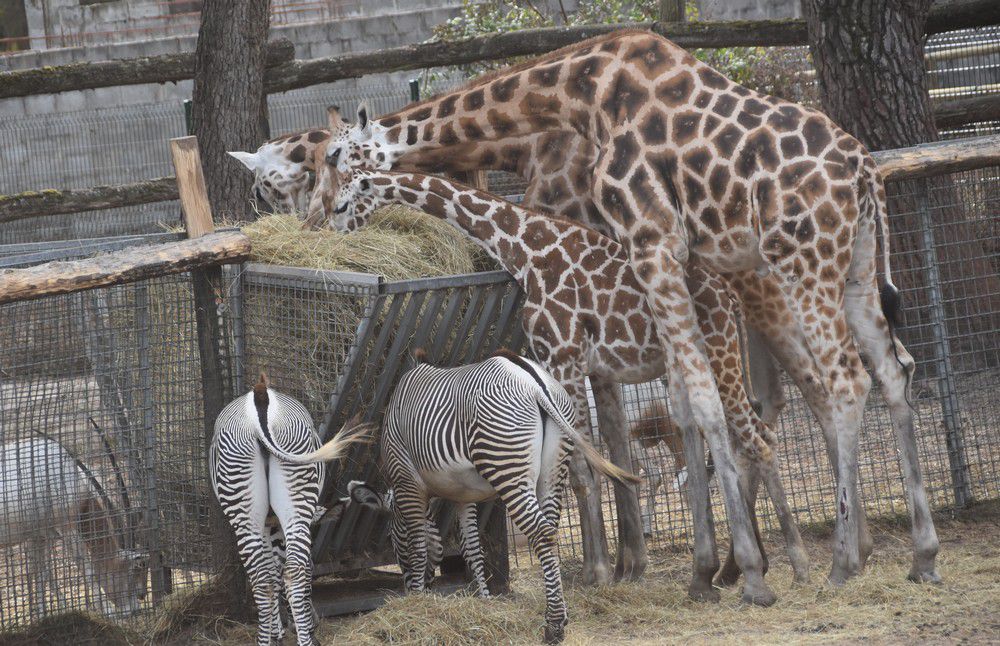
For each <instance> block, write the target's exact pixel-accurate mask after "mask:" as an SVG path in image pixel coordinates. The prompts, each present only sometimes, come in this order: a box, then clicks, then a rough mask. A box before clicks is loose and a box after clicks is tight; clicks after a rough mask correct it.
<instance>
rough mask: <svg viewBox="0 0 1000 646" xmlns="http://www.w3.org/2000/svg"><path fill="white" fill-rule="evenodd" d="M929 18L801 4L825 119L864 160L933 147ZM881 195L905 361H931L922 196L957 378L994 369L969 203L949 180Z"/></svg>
mask: <svg viewBox="0 0 1000 646" xmlns="http://www.w3.org/2000/svg"><path fill="white" fill-rule="evenodd" d="M929 8H930V0H803V2H802V9H803V15H804V18H805V20H806V26H807V28H808V31H809V42H810V44H809V49H810V51H811V52H812V57H813V63H814V64H815V66H816V75H817V80H818V82H819V89H820V97H821V101H822V106H823V110H824V111H825V112H826V113H827V114H828V115H829V116H830V117H831V118H832V119H833V120H834V121H835V122H837V123H838V124H839V125H840V126H841V127H842V128H844V129H845V130H846V131H848V132H850V133H851V134H853V135H854V136H856V137H857V138H858V139H860V140H861V142H862V143H864V144H865V146H867V147H868V148H869V149H870V150H885V149H888V148H900V147H904V146H912V145H915V144H919V143H925V142H929V141H937V140H938V131H937V128H936V127H935V125H934V117H933V112H932V110H931V102H930V96H929V94H928V92H927V79H926V75H925V69H924V41H925V36H924V26H925V22H926V20H927V15H928V10H929ZM886 188H887V192H888V194H889V212H890V214H891V215H892V217H890V230H891V232H892V235H891V243H890V248H891V250H892V268H893V279H894V281H895V282H896V283H897V284H898V285H899V287H900V288H901V289H904V290H905V292H906V293H905V298H906V302H905V306H906V312H905V316H906V323H907V330H905V331H904V340H906V341H907V342H908V344H909V345H910V350H911V352H913V353H914V355H915V356H916V357H917V359H918V362H920V363H921V364H923V365H925V366H926V365H927V364H928V363H929V362H928V361H927V360H928V359H930V358H931V357H933V356H934V355H933V348H932V347H930V345H931V344H930V340H931V333H930V328H929V324H930V322H931V313H932V309H933V308H932V307H931V303H930V302H929V290H928V272H927V268H926V264H925V260H926V255H925V245H924V235H923V234H924V228H923V226H922V224H921V217H920V214H919V210H920V208H921V200H920V198H918V195H920V194H921V193H922V191H923V190H926V195H927V199H925V200H924V201H923V204H925V205H926V207H927V208H929V209H930V213H931V219H932V221H933V223H934V227H933V229H934V245H935V246H936V247H937V249H936V264H937V266H938V267H939V270H940V279H941V283H942V285H941V290H942V296H943V300H944V305H945V313H946V317H947V319H948V323H947V325H948V329H947V332H948V336H949V337H951V343H952V350H953V352H956V353H959V352H961V364H960V366H961V367H962V368H969V367H973V365H974V363H975V362H977V361H979V360H980V359H982V358H984V357H992V358H993V360H995V359H996V357H995V356H993V355H995V353H994V352H983V348H984V347H992V345H993V343H992V342H990V340H989V339H990V337H991V336H992V335H994V334H995V333H996V330H997V329H998V328H1000V280H998V279H997V268H996V267H994V266H993V264H992V262H991V261H990V259H989V255H988V254H987V253H985V250H984V248H983V245H982V243H981V242H980V240H979V238H978V237H977V235H976V233H975V227H974V225H973V223H972V222H971V221H970V220H969V218H968V217H967V215H966V212H965V210H966V209H965V207H964V206H963V205H964V204H967V203H968V200H965V199H963V197H964V196H963V195H962V194H961V193H960V191H959V190H957V188H956V185H955V182H954V181H953V177H952V176H950V175H944V176H940V177H932V178H928V179H925V180H912V181H900V182H892V183H890V184H889V185H888V186H887V187H886ZM968 207H969V208H970V209H972V208H976V207H975V206H973V205H971V204H970V205H968ZM979 208H982V206H981V205H980V206H979ZM970 215H971V214H970ZM984 344H986V345H985V346H984ZM953 361H955V357H953Z"/></svg>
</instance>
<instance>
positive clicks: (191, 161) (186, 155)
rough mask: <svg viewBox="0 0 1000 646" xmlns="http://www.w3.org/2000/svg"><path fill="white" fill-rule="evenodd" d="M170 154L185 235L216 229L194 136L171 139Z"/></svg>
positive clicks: (201, 233)
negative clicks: (185, 230) (175, 174)
mask: <svg viewBox="0 0 1000 646" xmlns="http://www.w3.org/2000/svg"><path fill="white" fill-rule="evenodd" d="M170 156H171V157H172V158H173V160H174V170H175V171H176V172H177V189H178V192H179V193H180V196H181V210H182V211H183V213H184V225H185V228H186V229H187V233H188V237H189V238H197V237H198V236H200V235H205V234H206V233H211V232H212V231H215V223H214V222H213V221H212V207H211V206H210V205H209V203H208V190H207V188H206V186H205V173H204V172H203V171H202V168H201V154H200V153H199V152H198V139H197V137H178V138H177V139H171V140H170Z"/></svg>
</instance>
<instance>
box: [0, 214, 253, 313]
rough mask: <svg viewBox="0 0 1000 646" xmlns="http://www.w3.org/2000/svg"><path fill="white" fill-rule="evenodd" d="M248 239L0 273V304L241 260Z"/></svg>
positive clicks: (147, 248)
mask: <svg viewBox="0 0 1000 646" xmlns="http://www.w3.org/2000/svg"><path fill="white" fill-rule="evenodd" d="M249 256H250V239H249V238H247V237H246V236H245V235H243V234H242V233H240V232H239V231H223V232H220V233H212V234H208V235H204V236H201V237H200V238H195V239H193V240H182V241H180V242H168V243H165V244H159V245H144V246H141V247H129V248H128V249H123V250H121V251H113V252H111V253H107V254H102V255H98V256H95V257H93V258H86V259H84V260H72V261H60V262H48V263H44V264H41V265H36V266H34V267H29V268H27V269H2V270H0V304H4V303H12V302H14V301H23V300H28V299H33V298H40V297H43V296H53V295H56V294H68V293H70V292H77V291H80V290H82V289H92V288H95V287H106V286H109V285H118V284H121V283H127V282H135V281H139V280H143V279H145V278H154V277H157V276H167V275H171V274H179V273H183V272H186V271H191V270H193V269H198V268H201V267H205V266H213V265H219V264H228V263H239V262H243V261H244V260H246V259H247V258H248V257H249Z"/></svg>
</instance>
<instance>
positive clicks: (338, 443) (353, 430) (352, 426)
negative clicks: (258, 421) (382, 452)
mask: <svg viewBox="0 0 1000 646" xmlns="http://www.w3.org/2000/svg"><path fill="white" fill-rule="evenodd" d="M374 428H375V425H374V424H360V423H358V422H357V420H356V419H354V420H351V421H350V422H348V423H347V424H345V425H344V428H342V429H341V430H340V432H339V433H337V435H336V436H335V437H334V438H333V439H331V440H330V441H329V442H327V443H326V444H324V445H323V446H321V447H319V448H318V449H316V450H315V451H313V452H311V453H298V454H296V453H288V452H286V451H282V450H281V449H280V448H278V447H277V446H275V444H274V443H273V441H272V440H271V438H270V437H268V436H267V435H266V434H265V433H263V432H260V433H258V439H259V440H260V441H261V442H263V443H264V446H266V447H267V448H268V450H269V451H270V452H271V453H273V454H274V455H275V456H277V457H278V458H280V459H282V460H284V461H285V462H291V463H292V464H312V463H313V462H330V461H332V460H337V459H339V458H342V457H343V456H344V454H345V453H347V449H348V447H349V446H351V445H352V444H364V443H367V442H370V441H371V432H372V431H373V430H374Z"/></svg>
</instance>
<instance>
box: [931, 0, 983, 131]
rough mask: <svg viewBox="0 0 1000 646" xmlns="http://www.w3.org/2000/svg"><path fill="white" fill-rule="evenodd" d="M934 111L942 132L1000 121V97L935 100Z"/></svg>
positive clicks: (936, 122)
mask: <svg viewBox="0 0 1000 646" xmlns="http://www.w3.org/2000/svg"><path fill="white" fill-rule="evenodd" d="M998 4H1000V3H998ZM932 109H933V110H934V123H935V124H937V127H938V129H941V130H946V129H948V128H957V127H959V126H964V125H965V124H967V123H976V122H978V121H1000V95H998V94H980V95H975V96H959V97H954V98H950V99H935V100H934V102H933V104H932Z"/></svg>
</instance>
